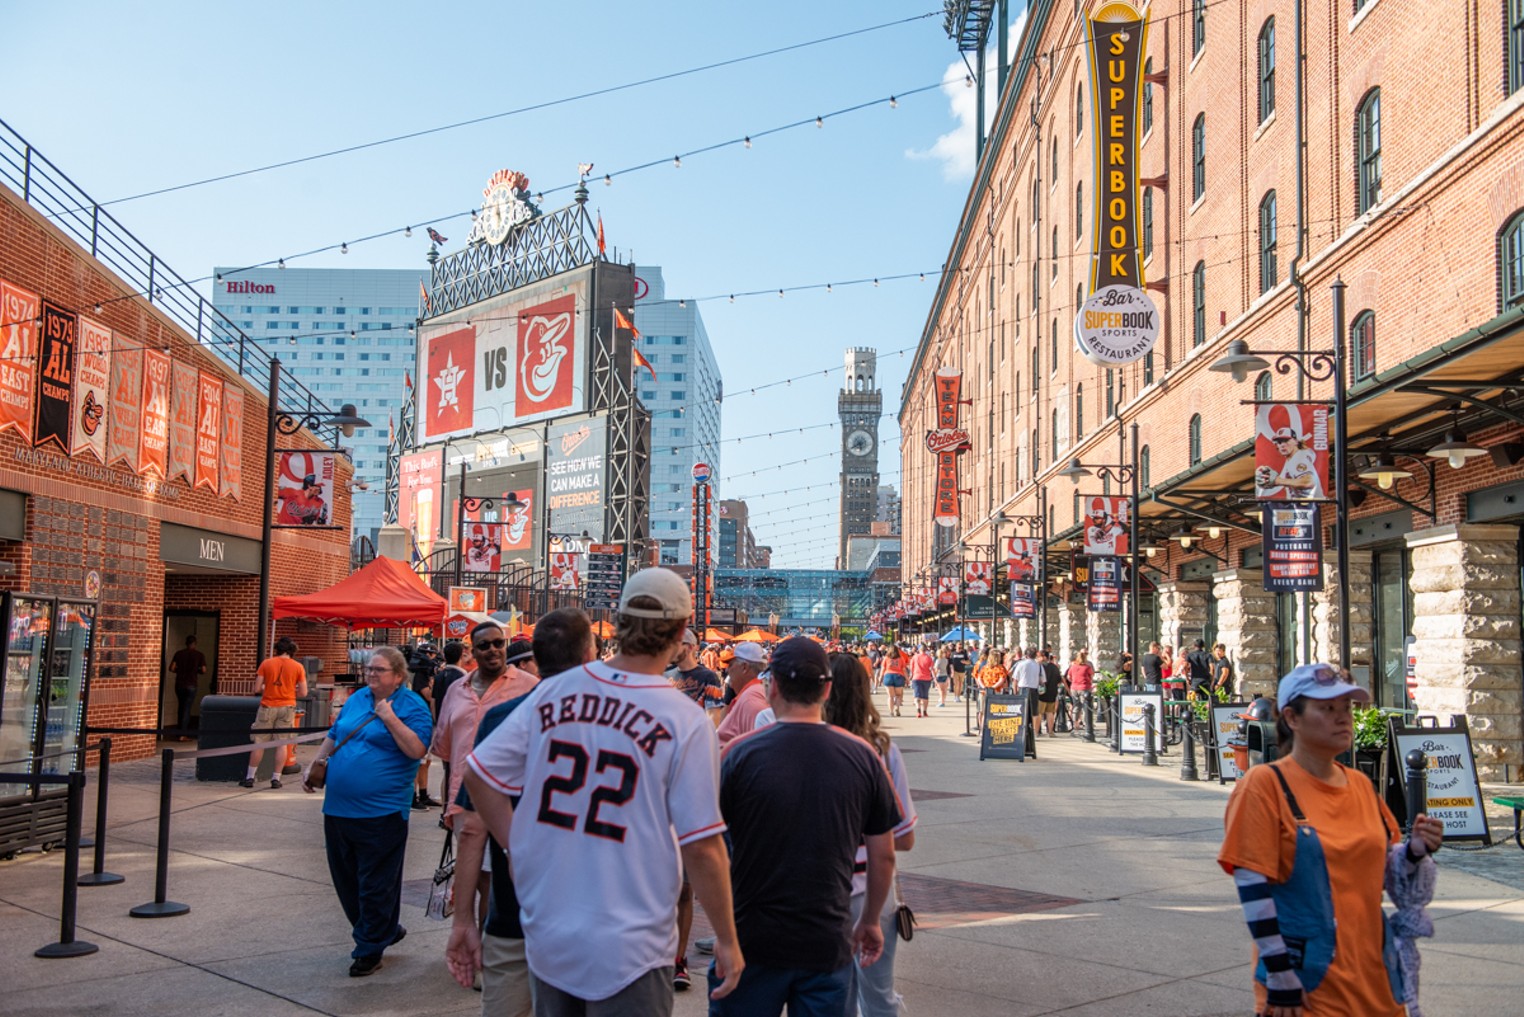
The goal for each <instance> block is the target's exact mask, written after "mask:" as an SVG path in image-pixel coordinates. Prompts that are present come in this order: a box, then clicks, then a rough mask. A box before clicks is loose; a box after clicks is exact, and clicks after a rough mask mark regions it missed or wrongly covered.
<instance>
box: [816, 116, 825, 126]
mask: <svg viewBox="0 0 1524 1017" xmlns="http://www.w3.org/2000/svg"><path fill="white" fill-rule="evenodd" d="M815 126H816V127H824V126H825V120H824V119H823V118H821V117H816V118H815Z"/></svg>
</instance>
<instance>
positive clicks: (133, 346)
mask: <svg viewBox="0 0 1524 1017" xmlns="http://www.w3.org/2000/svg"><path fill="white" fill-rule="evenodd" d="M112 338H113V342H114V344H115V346H116V349H115V350H113V351H112V357H111V398H110V400H109V403H110V406H109V408H108V415H109V416H110V418H111V427H110V429H109V431H108V433H107V434H106V465H108V466H114V465H116V464H117V463H118V462H123V463H126V464H127V468H128V469H129V470H133V471H136V470H137V468H138V444H139V441H140V437H141V430H142V424H143V349H142V343H140V342H139V341H138V340H136V339H133V338H131V337H130V336H125V335H119V336H113V337H112Z"/></svg>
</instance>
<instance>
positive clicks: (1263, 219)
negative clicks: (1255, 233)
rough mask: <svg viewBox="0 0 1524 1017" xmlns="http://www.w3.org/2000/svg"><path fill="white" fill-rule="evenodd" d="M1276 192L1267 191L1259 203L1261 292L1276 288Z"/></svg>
mask: <svg viewBox="0 0 1524 1017" xmlns="http://www.w3.org/2000/svg"><path fill="white" fill-rule="evenodd" d="M1276 278H1277V272H1276V266H1275V192H1274V191H1267V192H1266V193H1265V197H1264V199H1263V200H1261V201H1260V203H1259V291H1260V292H1261V293H1268V292H1269V291H1270V290H1271V289H1273V288H1274V287H1275V283H1276Z"/></svg>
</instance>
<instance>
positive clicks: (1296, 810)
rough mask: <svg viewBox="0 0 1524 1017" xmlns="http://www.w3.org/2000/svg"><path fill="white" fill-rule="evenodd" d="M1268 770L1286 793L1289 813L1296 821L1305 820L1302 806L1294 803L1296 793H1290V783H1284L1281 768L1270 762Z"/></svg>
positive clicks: (1284, 779)
mask: <svg viewBox="0 0 1524 1017" xmlns="http://www.w3.org/2000/svg"><path fill="white" fill-rule="evenodd" d="M1270 772H1271V773H1273V774H1275V779H1276V780H1278V781H1280V782H1281V790H1282V791H1283V792H1285V794H1286V804H1287V805H1289V806H1291V815H1292V816H1293V817H1295V818H1296V821H1297V822H1298V823H1305V822H1307V817H1306V816H1304V815H1302V807H1301V806H1300V805H1298V804H1297V803H1296V795H1294V794H1292V793H1291V785H1290V784H1287V783H1286V776H1285V774H1283V773H1281V768H1280V767H1279V766H1276V765H1275V764H1274V763H1271V764H1270Z"/></svg>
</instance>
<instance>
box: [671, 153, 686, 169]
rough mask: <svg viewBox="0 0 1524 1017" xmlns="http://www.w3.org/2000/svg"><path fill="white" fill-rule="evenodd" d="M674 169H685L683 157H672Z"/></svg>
mask: <svg viewBox="0 0 1524 1017" xmlns="http://www.w3.org/2000/svg"><path fill="white" fill-rule="evenodd" d="M672 168H673V169H682V168H683V157H682V156H680V155H674V156H673V157H672Z"/></svg>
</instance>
